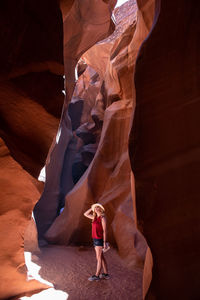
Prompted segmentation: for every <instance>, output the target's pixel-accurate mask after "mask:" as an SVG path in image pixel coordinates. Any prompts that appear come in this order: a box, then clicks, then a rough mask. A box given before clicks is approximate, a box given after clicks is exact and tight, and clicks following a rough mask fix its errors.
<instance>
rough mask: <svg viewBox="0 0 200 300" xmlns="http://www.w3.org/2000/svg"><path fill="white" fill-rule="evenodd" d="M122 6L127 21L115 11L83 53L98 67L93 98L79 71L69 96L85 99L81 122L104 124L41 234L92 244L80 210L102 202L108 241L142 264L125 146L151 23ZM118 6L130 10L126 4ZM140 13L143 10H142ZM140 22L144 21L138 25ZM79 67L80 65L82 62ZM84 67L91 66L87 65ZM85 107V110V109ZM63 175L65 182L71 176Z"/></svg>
mask: <svg viewBox="0 0 200 300" xmlns="http://www.w3.org/2000/svg"><path fill="white" fill-rule="evenodd" d="M153 4H154V3H153V2H152V1H151V2H150V4H149V7H150V8H151V11H150V13H152V11H153ZM125 6H126V8H129V7H130V8H131V9H130V11H131V14H126V15H125V19H126V20H127V23H125V22H124V24H126V25H124V24H121V20H120V17H121V16H120V10H117V14H118V15H117V18H116V19H118V20H119V26H116V32H114V33H113V35H112V36H110V37H109V38H107V39H105V40H103V41H101V42H99V43H97V44H96V45H95V46H93V47H92V48H90V49H89V50H88V51H87V52H86V53H84V55H83V56H82V60H83V61H86V63H87V65H89V66H90V68H93V69H94V70H95V71H96V72H97V73H96V75H95V74H93V75H91V77H89V78H90V85H89V86H92V83H93V84H94V83H96V82H98V86H96V88H97V90H95V93H96V99H93V103H92V101H91V99H90V98H89V97H88V96H87V93H86V92H83V90H84V88H83V87H87V90H88V85H87V83H86V84H82V83H81V82H82V81H83V80H86V77H87V76H85V77H84V74H85V73H83V75H82V78H81V77H80V79H79V81H78V85H77V87H76V89H75V93H74V95H73V98H72V101H73V102H74V103H77V105H78V101H79V102H80V101H82V102H83V104H82V105H83V113H84V115H82V116H83V118H82V117H81V118H80V122H81V120H83V119H84V120H85V121H86V123H85V124H89V123H90V122H91V121H92V120H93V123H95V126H97V124H100V123H101V122H102V123H103V127H102V132H101V139H100V142H99V145H98V148H97V152H96V154H95V157H94V159H93V161H92V162H91V164H90V166H89V168H88V169H87V171H86V172H85V174H84V175H83V176H82V177H81V179H80V180H79V181H78V182H77V183H76V185H75V186H74V188H73V189H72V190H71V191H70V192H69V193H68V194H67V195H66V198H65V209H64V211H63V212H62V214H61V215H60V216H59V217H57V219H56V220H55V221H54V223H53V224H52V225H51V227H50V229H49V230H48V231H47V232H46V234H45V238H46V239H47V240H48V241H49V242H50V243H61V244H69V243H75V244H80V243H82V244H87V243H91V228H90V227H91V224H90V223H89V222H88V220H87V219H85V218H84V217H83V212H84V211H85V210H86V209H87V208H88V207H89V206H90V205H91V204H92V203H94V202H101V203H102V204H104V205H105V208H106V213H107V219H108V228H109V230H108V238H109V241H110V242H111V243H112V244H113V245H114V246H117V247H118V250H119V253H120V255H121V256H122V257H123V258H124V259H125V260H126V261H127V263H128V264H129V266H131V267H133V266H142V263H143V260H144V257H145V253H146V247H147V246H146V243H145V241H144V238H143V237H142V236H141V234H140V233H139V232H138V231H137V228H136V225H135V222H136V220H135V218H134V210H135V208H134V209H133V200H134V197H135V195H134V193H132V194H131V168H130V162H129V157H128V152H127V149H128V136H129V131H130V122H131V121H132V114H133V110H134V106H135V98H134V90H133V70H134V66H135V60H136V56H137V52H138V49H139V47H140V44H141V42H142V41H143V40H144V38H145V37H146V35H147V34H148V32H149V29H150V25H149V24H148V26H147V25H146V24H145V23H144V22H145V21H144V17H143V15H142V14H141V13H139V15H138V25H137V26H139V28H137V27H136V24H135V19H136V11H137V8H136V3H135V2H134V1H129V2H128V3H127V4H126V5H125ZM122 11H123V12H126V13H127V12H129V10H128V9H126V10H125V9H124V10H123V9H122ZM122 14H123V13H122ZM143 14H144V15H145V11H144V12H143ZM145 17H146V15H145ZM121 19H123V18H121ZM152 19H153V14H152ZM141 24H142V26H143V24H145V25H144V26H143V27H142V28H140V27H141ZM123 27H124V28H123ZM122 28H123V30H122ZM97 58H98V59H97ZM81 67H82V68H83V65H82V62H81ZM81 67H80V68H81ZM85 68H86V71H89V69H88V67H87V66H85ZM86 71H85V72H86ZM95 76H96V77H95ZM94 77H95V80H97V79H98V80H97V81H95V80H94ZM92 78H93V79H92ZM85 82H86V81H85ZM93 89H94V87H93ZM98 89H99V91H98ZM95 93H94V94H93V95H94V96H95ZM94 100H95V101H94ZM92 105H93V107H92ZM84 107H87V109H85V110H84ZM88 107H90V109H88ZM85 111H87V112H90V113H91V117H92V118H88V120H87V118H86V117H85ZM77 126H78V125H77ZM81 130H82V129H80V127H79V128H78V129H76V133H77V135H78V136H79V137H80V139H82V140H83V143H84V138H83V136H82V135H81V134H80V131H81ZM82 132H83V131H82ZM68 151H69V150H68ZM71 153H72V152H71ZM68 166H69V164H68ZM65 178H66V179H65V180H66V183H67V178H69V177H67V176H66V177H65ZM45 201H47V200H45Z"/></svg>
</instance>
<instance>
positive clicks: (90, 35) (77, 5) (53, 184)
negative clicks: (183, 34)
mask: <svg viewBox="0 0 200 300" xmlns="http://www.w3.org/2000/svg"><path fill="white" fill-rule="evenodd" d="M106 2H107V3H106ZM64 3H65V2H63V4H62V9H64ZM115 3H116V1H105V2H104V1H98V2H97V1H95V0H92V1H89V0H84V1H83V0H76V1H74V3H73V5H72V6H71V9H70V11H69V13H68V14H67V15H65V11H63V22H64V65H65V68H64V69H65V70H64V72H65V85H66V99H65V103H64V107H63V113H62V118H61V122H60V127H59V130H58V133H57V136H56V138H55V139H54V142H53V144H52V146H51V150H50V152H49V155H48V158H47V164H46V183H45V188H44V193H43V194H42V197H41V199H40V201H39V202H38V203H37V205H36V207H35V210H34V213H35V218H36V222H37V224H38V225H37V226H38V232H39V238H40V239H42V238H43V235H44V233H45V232H46V231H47V229H48V228H49V227H50V225H51V224H52V222H53V221H54V220H55V218H56V217H57V215H58V212H59V210H60V208H61V207H60V204H62V203H63V197H64V196H65V193H66V192H67V191H68V189H71V188H72V187H73V182H72V180H71V181H70V182H69V183H68V184H67V187H64V188H63V189H62V182H63V181H65V178H66V176H68V175H67V174H66V173H67V172H68V171H67V170H71V168H70V167H71V161H72V160H73V158H74V154H75V152H76V147H77V138H76V137H75V136H74V135H73V133H72V126H71V120H70V119H69V116H68V111H67V108H68V103H69V102H70V100H71V98H72V94H73V91H74V87H75V66H76V64H77V62H78V60H79V58H80V57H81V55H82V54H83V53H84V52H85V51H86V50H87V49H88V48H89V47H91V46H92V45H93V44H95V43H96V42H97V41H99V40H100V39H103V38H105V37H107V36H108V35H109V34H111V33H112V31H113V30H114V25H113V22H112V21H111V19H110V17H111V10H112V8H113V6H114V4H115Z"/></svg>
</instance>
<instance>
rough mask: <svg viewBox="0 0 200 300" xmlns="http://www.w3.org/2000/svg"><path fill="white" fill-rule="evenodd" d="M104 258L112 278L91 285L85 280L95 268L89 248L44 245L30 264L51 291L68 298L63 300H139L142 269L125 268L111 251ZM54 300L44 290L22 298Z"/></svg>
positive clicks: (113, 250)
mask: <svg viewBox="0 0 200 300" xmlns="http://www.w3.org/2000/svg"><path fill="white" fill-rule="evenodd" d="M105 257H106V260H107V263H108V268H109V274H110V275H111V278H110V279H109V280H105V279H101V280H100V281H93V282H90V281H88V277H90V276H91V275H93V274H95V269H96V258H95V251H94V249H93V248H92V247H65V246H47V247H43V248H41V253H40V254H39V255H38V256H33V258H32V261H33V262H34V263H35V264H37V265H38V266H39V267H41V268H40V271H39V274H40V276H41V277H42V278H43V279H45V280H47V281H49V282H51V283H52V284H53V286H54V291H55V290H57V291H63V292H65V293H66V295H67V297H64V298H63V297H62V299H68V300H79V299H89V300H93V299H98V300H101V299H102V300H103V299H104V300H105V299H109V300H112V299H113V300H114V299H115V300H117V299H119V300H121V299H123V300H125V299H127V300H141V299H142V270H140V269H137V270H133V268H132V269H130V268H128V267H127V265H126V264H125V263H124V262H123V261H122V260H121V258H120V257H119V255H118V254H117V251H116V250H115V249H113V248H111V249H110V250H109V251H108V252H106V253H105ZM42 293H43V296H42ZM46 295H47V294H46ZM53 298H54V297H53V294H52V296H51V295H50V294H49V296H45V291H44V292H41V293H39V294H35V295H33V296H31V297H24V299H52V300H53ZM56 298H57V299H58V300H59V298H58V297H56ZM21 299H23V298H21Z"/></svg>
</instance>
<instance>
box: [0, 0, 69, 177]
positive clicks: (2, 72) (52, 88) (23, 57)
mask: <svg viewBox="0 0 200 300" xmlns="http://www.w3.org/2000/svg"><path fill="white" fill-rule="evenodd" d="M47 7H48V14H47V13H46V9H47ZM44 16H45V18H44ZM0 22H1V26H0V35H1V48H0V65H1V69H0V81H1V82H0V118H1V123H0V124H1V126H0V134H1V137H2V138H3V139H4V141H5V142H6V144H7V145H8V147H9V149H10V152H11V154H12V156H13V157H14V158H15V159H16V160H17V161H18V162H19V163H20V165H22V166H23V167H24V168H25V169H26V170H27V171H28V172H30V173H31V174H32V175H34V176H36V177H37V176H38V174H39V172H40V169H41V167H42V166H43V165H44V164H45V159H46V156H47V153H48V149H49V147H50V145H51V142H52V139H53V136H54V135H55V132H56V130H57V127H58V122H59V121H58V119H57V118H60V114H61V109H62V105H63V95H62V92H61V90H62V86H63V78H62V75H63V71H64V70H63V69H64V68H63V51H62V16H61V12H60V10H59V6H58V3H57V1H51V2H49V1H47V0H45V1H42V2H41V3H39V1H28V2H27V1H25V2H24V1H22V0H19V1H12V5H11V2H10V1H4V3H2V4H1V10H0ZM52 45H56V47H53V46H52Z"/></svg>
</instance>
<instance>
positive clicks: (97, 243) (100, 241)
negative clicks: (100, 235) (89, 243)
mask: <svg viewBox="0 0 200 300" xmlns="http://www.w3.org/2000/svg"><path fill="white" fill-rule="evenodd" d="M93 245H94V247H95V246H102V247H103V239H94V238H93Z"/></svg>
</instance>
